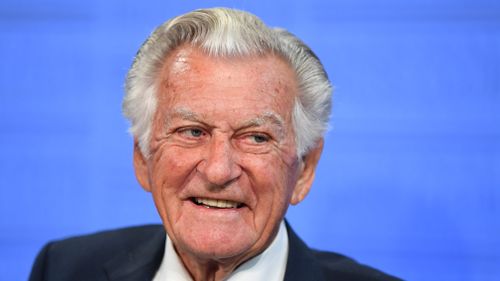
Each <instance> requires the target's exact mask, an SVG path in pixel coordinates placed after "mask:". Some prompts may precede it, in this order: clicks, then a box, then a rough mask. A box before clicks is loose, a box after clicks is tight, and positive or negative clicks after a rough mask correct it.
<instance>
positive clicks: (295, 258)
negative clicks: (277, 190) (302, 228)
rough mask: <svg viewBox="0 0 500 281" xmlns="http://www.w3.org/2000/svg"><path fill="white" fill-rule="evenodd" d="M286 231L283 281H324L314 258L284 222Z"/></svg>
mask: <svg viewBox="0 0 500 281" xmlns="http://www.w3.org/2000/svg"><path fill="white" fill-rule="evenodd" d="M285 223H286V228H287V231H288V260H287V263H286V271H285V278H284V280H285V281H301V280H316V281H322V280H325V277H324V276H323V273H322V270H321V268H320V267H319V265H318V262H317V260H316V258H315V257H314V256H313V254H312V252H311V250H310V249H309V247H307V245H306V244H305V243H304V242H303V241H302V240H301V239H300V238H299V236H297V234H295V232H294V231H293V229H292V227H291V226H290V225H289V224H288V222H287V221H286V220H285Z"/></svg>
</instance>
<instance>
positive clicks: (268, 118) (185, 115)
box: [165, 107, 285, 137]
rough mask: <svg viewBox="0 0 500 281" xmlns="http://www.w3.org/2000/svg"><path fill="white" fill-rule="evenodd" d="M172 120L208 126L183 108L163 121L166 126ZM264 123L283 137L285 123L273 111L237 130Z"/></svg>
mask: <svg viewBox="0 0 500 281" xmlns="http://www.w3.org/2000/svg"><path fill="white" fill-rule="evenodd" d="M173 118H180V119H182V120H187V121H192V122H198V123H202V124H205V125H207V126H208V124H207V123H206V122H205V121H203V120H204V119H205V118H204V117H203V116H200V115H199V114H197V113H195V112H193V111H192V110H190V109H188V108H185V107H180V108H175V109H174V110H172V111H171V114H169V115H168V117H167V120H165V121H166V124H167V126H168V125H169V123H170V122H169V121H170V120H171V119H173ZM266 123H271V124H273V125H274V126H276V127H277V129H278V133H279V135H280V137H282V136H283V135H284V131H285V122H284V121H283V118H281V116H279V115H278V114H277V113H275V112H273V111H266V112H264V113H262V114H261V115H258V116H257V117H255V118H252V119H249V120H245V121H243V122H242V123H240V124H239V125H238V128H239V129H244V128H251V127H259V126H262V125H264V124H266ZM209 127H210V126H209Z"/></svg>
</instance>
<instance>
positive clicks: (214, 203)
mask: <svg viewBox="0 0 500 281" xmlns="http://www.w3.org/2000/svg"><path fill="white" fill-rule="evenodd" d="M194 201H195V203H196V204H198V205H204V206H205V207H214V208H224V209H227V208H238V207H239V205H240V204H239V203H237V202H234V201H228V200H217V199H208V198H194Z"/></svg>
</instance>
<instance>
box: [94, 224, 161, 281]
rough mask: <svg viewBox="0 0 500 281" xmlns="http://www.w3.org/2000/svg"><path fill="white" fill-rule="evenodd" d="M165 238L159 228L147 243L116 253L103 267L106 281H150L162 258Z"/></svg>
mask: <svg viewBox="0 0 500 281" xmlns="http://www.w3.org/2000/svg"><path fill="white" fill-rule="evenodd" d="M165 237H166V236H165V230H164V229H163V227H159V228H158V231H157V232H155V233H154V235H152V236H151V238H150V239H149V240H148V241H147V242H145V243H141V244H138V245H132V247H131V248H130V249H128V250H124V251H122V252H120V253H118V254H117V255H116V256H115V257H114V258H112V259H111V260H109V261H108V262H107V263H106V264H105V266H104V267H105V271H106V274H107V277H108V279H109V280H113V281H118V280H120V281H127V280H130V281H132V280H134V281H139V280H148V281H151V280H152V279H153V277H154V275H155V273H156V270H157V269H158V267H159V266H160V263H161V260H162V257H163V252H164V250H165Z"/></svg>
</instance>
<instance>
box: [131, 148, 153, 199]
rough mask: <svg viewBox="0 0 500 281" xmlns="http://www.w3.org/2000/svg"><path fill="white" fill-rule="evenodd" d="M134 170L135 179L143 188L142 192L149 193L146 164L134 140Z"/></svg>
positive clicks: (149, 186)
mask: <svg viewBox="0 0 500 281" xmlns="http://www.w3.org/2000/svg"><path fill="white" fill-rule="evenodd" d="M133 161H134V170H135V177H136V178H137V181H138V182H139V184H140V185H141V186H142V188H144V190H146V191H148V192H151V185H150V182H149V169H148V163H147V160H146V158H145V157H144V155H143V154H142V151H141V148H140V147H139V143H138V142H137V139H134V160H133Z"/></svg>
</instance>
